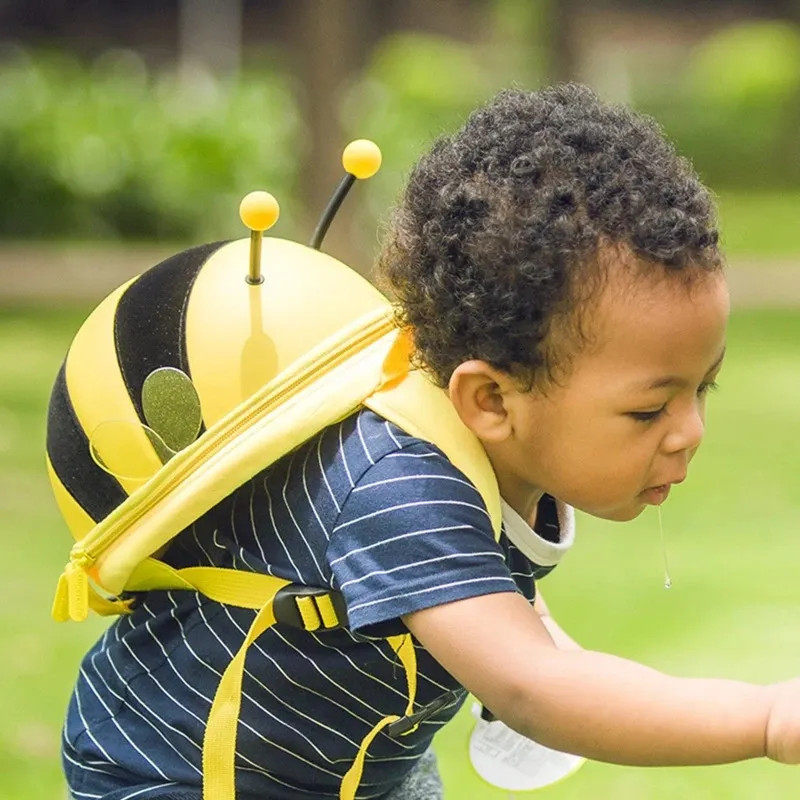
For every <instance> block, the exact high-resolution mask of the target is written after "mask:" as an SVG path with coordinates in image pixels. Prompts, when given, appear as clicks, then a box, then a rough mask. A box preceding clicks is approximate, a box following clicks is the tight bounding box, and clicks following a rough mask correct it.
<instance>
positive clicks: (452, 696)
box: [383, 691, 458, 739]
mask: <svg viewBox="0 0 800 800" xmlns="http://www.w3.org/2000/svg"><path fill="white" fill-rule="evenodd" d="M457 699H458V695H457V694H456V693H455V692H454V691H449V692H447V693H446V694H442V695H439V697H437V698H436V699H435V700H432V701H431V702H430V703H428V705H426V706H423V707H422V708H421V709H420V710H419V711H417V712H416V713H414V714H411V715H409V716H407V717H402V718H401V719H398V720H397V721H395V722H390V723H389V724H388V725H387V726H386V727H385V728H384V729H383V730H384V733H386V735H387V736H389V737H390V738H392V739H397V738H398V737H399V736H404V735H405V734H407V733H408V732H409V731H410V730H411V729H412V728H414V727H415V726H416V725H419V724H420V723H422V722H425V721H426V720H428V719H430V718H431V717H432V716H433V715H434V714H435V713H436V712H437V711H441V710H442V709H443V708H444V707H445V706H448V705H450V704H451V703H453V702H454V701H455V700H457Z"/></svg>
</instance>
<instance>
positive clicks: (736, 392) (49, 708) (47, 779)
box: [0, 310, 800, 800]
mask: <svg viewBox="0 0 800 800" xmlns="http://www.w3.org/2000/svg"><path fill="white" fill-rule="evenodd" d="M81 319H82V314H81V313H80V312H73V311H69V310H60V311H52V312H49V313H48V312H20V311H12V310H0V527H1V528H2V530H0V535H1V536H2V541H3V548H4V558H3V559H2V561H0V582H1V583H0V585H2V587H3V588H2V599H3V600H4V602H3V603H2V605H0V641H2V643H3V645H4V651H3V658H2V659H0V708H2V709H3V712H4V713H3V716H2V721H0V776H2V779H1V780H2V792H1V794H2V797H3V800H58V798H60V797H61V796H62V795H61V792H62V786H61V778H60V767H59V762H58V740H59V729H60V725H61V720H62V718H63V713H64V708H65V705H66V702H67V698H68V695H69V691H70V688H71V684H72V682H73V680H74V676H75V672H76V669H77V665H78V662H79V660H80V657H81V655H82V653H83V651H84V650H85V649H86V648H87V647H88V645H89V643H90V642H91V641H93V639H94V638H95V637H96V635H97V633H98V631H100V630H101V629H102V626H103V623H102V622H101V621H99V620H97V619H95V620H92V621H91V622H89V623H84V624H83V625H75V624H69V625H58V624H56V623H54V622H51V621H50V618H49V605H50V600H51V597H52V590H53V589H54V587H55V581H56V578H57V577H58V574H59V573H60V570H61V568H62V566H63V564H64V561H65V560H66V556H67V551H68V548H69V539H68V534H67V532H66V529H65V527H64V526H63V524H62V523H61V520H60V518H59V516H58V514H57V512H56V509H55V505H54V503H53V502H52V500H51V497H50V492H49V487H48V484H47V479H46V476H45V472H44V467H43V452H44V442H43V431H44V415H45V409H46V404H47V397H48V393H49V387H50V384H51V382H52V379H53V377H54V376H55V373H56V371H57V369H58V366H59V363H60V361H61V359H62V357H63V354H64V352H65V350H66V347H67V344H68V341H69V339H70V337H71V335H72V334H73V333H74V331H75V330H76V328H77V326H78V324H79V322H80V320H81ZM798 354H800V313H792V312H785V311H781V312H775V313H769V312H742V313H739V314H738V315H737V316H736V317H735V318H734V320H733V321H732V325H731V335H730V347H729V358H728V363H727V364H726V366H725V368H724V370H723V373H722V375H721V377H720V384H721V386H722V390H721V391H720V393H719V394H718V395H716V396H714V397H712V399H711V401H710V410H709V411H710V413H709V430H708V436H707V440H706V443H705V445H704V448H703V450H702V451H701V453H700V455H699V456H698V458H697V460H696V462H695V464H694V466H693V470H692V475H691V478H690V480H689V481H688V482H687V483H686V484H684V485H683V486H681V487H678V489H677V491H676V492H675V493H674V495H673V497H672V498H671V499H670V501H669V503H668V504H667V505H666V507H665V508H664V510H663V519H664V531H665V535H666V540H667V549H668V553H669V559H670V567H671V572H672V577H673V581H674V587H673V588H672V589H671V590H670V591H666V590H665V589H664V587H663V577H662V560H661V553H660V548H659V537H658V526H657V519H656V517H655V515H653V514H646V515H644V516H643V517H642V518H641V519H639V520H637V521H636V522H633V523H630V524H628V525H615V524H611V523H602V522H598V521H596V520H591V519H588V518H581V519H580V521H579V522H580V526H579V537H578V544H577V546H576V549H575V551H574V552H573V553H571V554H570V556H569V557H568V559H567V560H566V562H565V563H564V564H563V565H562V566H561V567H559V569H558V570H556V573H555V574H554V575H553V576H552V577H551V578H549V579H547V580H546V581H545V582H543V584H542V588H543V590H544V593H545V595H546V596H547V598H548V602H549V603H550V606H551V608H552V609H553V611H554V613H555V614H556V615H557V616H558V617H559V619H560V621H561V623H562V624H563V626H564V627H565V628H566V629H567V630H569V631H570V632H571V633H572V634H573V635H574V636H575V637H576V638H577V639H578V641H580V642H581V643H583V644H584V645H585V646H588V647H593V648H597V649H601V650H606V651H609V652H613V653H616V654H619V655H623V656H627V657H630V658H634V659H638V660H641V661H643V662H644V663H646V664H649V665H651V666H654V667H657V668H660V669H664V670H667V671H670V672H673V673H675V674H680V675H720V676H726V677H731V678H741V679H747V680H753V681H759V682H765V681H770V680H777V679H781V678H786V677H790V676H792V675H793V674H800V638H798V624H800V619H798V611H800V579H799V578H800V575H799V574H798V573H799V572H800V555H799V554H800V546H798V541H797V539H798V530H799V529H800V452H798V447H797V442H798V441H799V440H800V370H798V367H797V365H798ZM468 729H469V719H468V716H467V715H466V714H462V715H461V716H460V718H459V719H458V720H457V721H456V722H455V723H454V724H453V725H452V726H449V728H448V729H447V730H445V731H444V732H443V733H442V734H441V735H440V738H439V740H438V742H437V749H438V751H439V754H440V759H441V764H442V770H443V773H444V775H445V779H446V783H447V786H448V798H450V800H463V799H464V798H469V799H470V800H507V798H508V794H507V793H506V792H501V791H495V790H492V789H490V788H488V787H486V786H485V785H483V784H482V783H481V782H480V781H478V779H477V778H475V776H474V775H473V773H472V771H471V768H470V766H469V763H468V761H467V759H466V751H467V737H468V732H469V730H468ZM798 785H800V772H798V771H797V770H792V769H790V768H785V767H780V766H778V765H774V764H770V763H767V762H763V761H760V762H749V763H745V764H737V765H733V766H725V767H713V768H693V769H669V770H667V769H630V768H621V767H614V766H608V765H601V764H595V763H590V764H587V765H586V766H584V768H583V769H582V770H581V771H580V772H578V774H577V775H575V776H574V777H572V778H570V779H569V780H567V781H565V782H564V783H562V784H560V785H558V786H556V787H553V788H552V789H547V790H543V791H542V792H541V793H540V796H542V797H543V798H548V799H549V800H574V799H577V798H580V800H587V798H589V799H591V800H607V799H608V800H660V799H661V798H664V800H666V799H667V798H670V800H671V799H672V798H676V797H679V798H706V797H713V798H726V800H753V798H762V797H763V798H788V797H794V796H795V795H796V794H797V788H798Z"/></svg>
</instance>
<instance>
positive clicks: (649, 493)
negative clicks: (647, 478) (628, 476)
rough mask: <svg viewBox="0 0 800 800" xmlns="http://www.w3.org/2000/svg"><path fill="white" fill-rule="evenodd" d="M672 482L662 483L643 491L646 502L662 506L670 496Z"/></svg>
mask: <svg viewBox="0 0 800 800" xmlns="http://www.w3.org/2000/svg"><path fill="white" fill-rule="evenodd" d="M671 487H672V484H670V483H662V484H661V486H653V487H651V488H650V489H645V490H644V491H643V492H642V497H643V498H644V501H645V502H646V503H649V504H650V505H652V506H660V505H661V504H662V503H663V502H664V501H665V500H666V499H667V497H669V490H670V488H671Z"/></svg>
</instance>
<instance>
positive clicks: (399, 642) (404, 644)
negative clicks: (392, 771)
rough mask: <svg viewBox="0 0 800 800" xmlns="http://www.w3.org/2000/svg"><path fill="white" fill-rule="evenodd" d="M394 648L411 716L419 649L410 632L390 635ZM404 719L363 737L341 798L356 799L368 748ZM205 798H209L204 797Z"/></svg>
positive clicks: (388, 722)
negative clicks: (402, 673) (402, 674)
mask: <svg viewBox="0 0 800 800" xmlns="http://www.w3.org/2000/svg"><path fill="white" fill-rule="evenodd" d="M386 641H387V642H389V644H390V645H391V647H392V650H394V652H395V654H396V655H397V657H398V658H399V659H400V663H401V664H402V665H403V668H404V669H405V671H406V684H407V686H408V704H407V705H406V713H405V716H407V717H408V716H410V715H411V714H413V713H414V700H415V698H416V695H417V651H416V650H415V649H414V641H413V640H412V638H411V634H410V633H406V634H401V635H399V636H389V637H388V638H387V640H386ZM400 719H402V717H398V716H397V715H396V714H395V715H392V716H389V717H384V718H383V719H382V720H381V721H380V722H378V724H377V725H375V727H374V728H372V730H370V732H369V733H368V734H367V735H366V736H365V737H364V738H363V740H362V741H361V746H360V747H359V748H358V753H357V755H356V757H355V760H354V761H353V763H352V765H351V767H350V769H349V770H347V773H346V774H345V776H344V778H342V785H341V787H340V788H339V800H355V796H356V791H357V790H358V785H359V784H360V783H361V774H362V773H363V771H364V759H365V758H366V756H367V750H368V749H369V746H370V745H371V744H372V742H373V740H374V739H375V737H376V736H377V735H378V734H379V733H380V732H381V731H382V730H383V729H384V728H385V727H386V726H387V725H391V724H392V723H393V722H397V721H398V720H400ZM418 727H419V725H415V726H414V727H413V728H411V729H410V730H408V731H406V733H405V734H403V735H404V736H407V735H408V734H409V733H412V732H413V731H415V730H416V729H417V728H418ZM204 800H207V799H206V798H204Z"/></svg>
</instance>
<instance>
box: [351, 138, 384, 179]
mask: <svg viewBox="0 0 800 800" xmlns="http://www.w3.org/2000/svg"><path fill="white" fill-rule="evenodd" d="M382 158H383V157H382V156H381V149H380V147H378V145H376V144H375V142H371V141H370V140H369V139H356V140H355V141H354V142H350V144H349V145H347V147H345V149H344V152H343V153H342V165H343V166H344V168H345V170H347V172H349V173H350V174H351V175H355V177H356V178H358V179H359V180H364V179H365V178H371V177H372V176H373V175H374V174H375V173H376V172H377V171H378V170H379V169H380V168H381V160H382Z"/></svg>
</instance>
